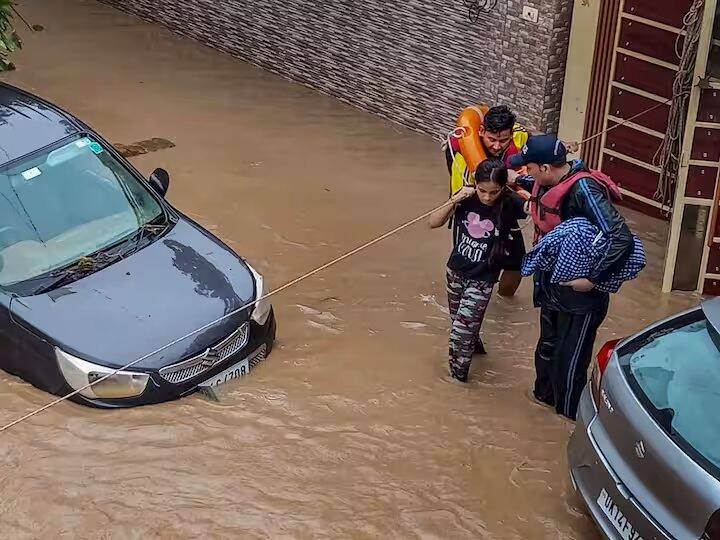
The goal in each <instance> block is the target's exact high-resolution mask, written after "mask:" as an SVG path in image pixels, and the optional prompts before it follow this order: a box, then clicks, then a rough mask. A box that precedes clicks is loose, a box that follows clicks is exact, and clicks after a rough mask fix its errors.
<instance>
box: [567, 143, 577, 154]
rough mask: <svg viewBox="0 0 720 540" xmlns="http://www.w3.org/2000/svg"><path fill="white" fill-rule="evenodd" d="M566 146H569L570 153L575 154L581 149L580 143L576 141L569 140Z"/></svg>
mask: <svg viewBox="0 0 720 540" xmlns="http://www.w3.org/2000/svg"><path fill="white" fill-rule="evenodd" d="M565 148H567V151H568V154H575V153H577V152H578V151H579V150H580V143H579V142H575V141H572V142H567V143H565Z"/></svg>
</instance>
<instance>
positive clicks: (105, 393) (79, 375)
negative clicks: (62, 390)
mask: <svg viewBox="0 0 720 540" xmlns="http://www.w3.org/2000/svg"><path fill="white" fill-rule="evenodd" d="M55 357H56V358H57V363H58V366H59V367H60V371H61V372H62V374H63V376H64V377H65V380H66V381H67V383H68V384H69V385H70V386H71V387H72V389H73V390H80V388H83V387H84V386H87V385H88V384H90V383H92V382H94V381H97V380H98V379H101V378H102V377H104V376H106V375H109V374H111V373H113V371H115V370H114V369H112V368H108V367H104V366H98V365H97V364H93V363H91V362H87V361H85V360H81V359H80V358H77V357H75V356H73V355H71V354H68V353H66V352H65V351H63V350H60V349H58V348H57V347H56V348H55ZM148 380H150V376H149V375H148V374H147V373H138V372H132V371H118V372H117V373H115V374H114V375H111V376H110V377H108V378H107V379H105V380H104V381H101V382H99V383H97V384H94V385H93V386H90V387H89V388H85V389H84V390H80V392H79V393H80V394H81V395H83V396H85V397H87V398H91V399H92V398H101V399H102V398H105V399H113V398H129V397H134V396H139V395H140V394H142V393H143V391H144V390H145V387H146V386H147V383H148Z"/></svg>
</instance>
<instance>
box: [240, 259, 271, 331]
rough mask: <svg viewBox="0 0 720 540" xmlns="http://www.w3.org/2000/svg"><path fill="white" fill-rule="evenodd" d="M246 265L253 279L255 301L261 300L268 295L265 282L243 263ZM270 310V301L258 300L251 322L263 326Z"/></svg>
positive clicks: (255, 271)
mask: <svg viewBox="0 0 720 540" xmlns="http://www.w3.org/2000/svg"><path fill="white" fill-rule="evenodd" d="M245 264H247V266H248V268H249V269H250V272H252V275H253V277H254V278H255V291H256V295H255V299H256V300H257V299H258V298H262V297H263V296H265V295H266V294H267V293H268V289H267V286H266V285H265V280H264V279H263V277H262V276H261V275H260V274H259V273H258V272H257V270H255V269H254V268H253V267H252V266H250V265H249V264H248V263H247V261H246V262H245ZM271 309H272V304H271V303H270V300H269V299H267V298H265V299H263V300H260V301H259V302H255V307H254V308H253V312H252V320H253V321H255V322H256V323H258V324H259V325H261V326H262V325H264V324H265V323H266V322H267V320H268V316H269V315H270V310H271Z"/></svg>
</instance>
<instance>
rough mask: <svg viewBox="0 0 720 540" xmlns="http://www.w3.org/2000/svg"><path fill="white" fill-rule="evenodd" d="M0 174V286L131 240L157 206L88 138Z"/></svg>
mask: <svg viewBox="0 0 720 540" xmlns="http://www.w3.org/2000/svg"><path fill="white" fill-rule="evenodd" d="M10 166H11V167H12V168H8V167H5V168H0V286H3V287H7V286H11V285H14V284H18V283H21V282H25V281H27V280H30V279H33V278H37V277H38V276H42V275H44V274H46V273H48V272H51V271H53V270H56V269H59V268H63V267H65V266H68V265H71V264H73V263H75V262H77V261H79V260H80V259H81V258H83V257H86V256H88V255H90V254H93V253H95V252H98V251H100V250H102V249H103V248H106V247H109V246H112V245H114V244H117V243H118V242H120V241H122V240H123V239H125V238H129V237H131V236H133V235H134V234H135V233H136V232H137V231H138V230H139V229H140V228H141V227H143V226H145V225H146V224H148V223H149V222H151V221H153V220H155V219H157V218H158V217H160V215H161V214H163V209H162V207H161V206H160V203H159V202H158V201H157V200H156V199H155V198H154V197H153V196H152V194H151V193H150V192H149V191H148V190H147V189H146V188H145V186H144V185H143V184H142V183H141V182H139V181H138V180H137V179H136V178H135V177H134V176H133V175H132V174H131V173H130V171H128V170H127V169H126V168H125V167H124V166H123V165H122V164H121V163H120V162H119V161H118V160H116V159H115V158H114V157H113V156H112V155H111V154H110V153H109V152H107V151H106V150H105V148H104V147H103V146H102V145H100V144H99V143H98V142H96V141H94V140H93V139H91V138H88V137H83V138H79V139H76V140H73V141H71V142H69V143H67V144H64V145H62V146H60V147H59V148H56V149H54V150H51V151H48V152H45V153H41V154H37V155H34V156H32V157H29V158H28V159H26V160H24V161H22V162H21V163H19V164H18V163H17V162H15V163H13V164H11V165H10Z"/></svg>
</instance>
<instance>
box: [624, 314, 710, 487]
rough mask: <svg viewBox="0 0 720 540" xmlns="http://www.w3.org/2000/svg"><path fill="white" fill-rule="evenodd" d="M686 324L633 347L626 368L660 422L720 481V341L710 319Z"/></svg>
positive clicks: (684, 322) (671, 328)
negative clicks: (718, 343) (709, 322)
mask: <svg viewBox="0 0 720 540" xmlns="http://www.w3.org/2000/svg"><path fill="white" fill-rule="evenodd" d="M681 324H682V326H679V327H674V328H673V327H672V326H670V327H666V328H665V329H664V330H663V331H660V332H657V333H655V334H651V335H649V336H648V337H647V339H645V340H644V341H643V342H642V345H641V346H640V347H631V349H634V350H631V351H630V352H628V353H627V354H623V355H622V356H621V359H620V361H621V365H622V367H623V371H624V372H625V375H626V377H627V378H628V380H629V382H630V383H631V386H632V387H633V389H634V391H635V393H636V394H637V395H638V396H639V397H640V398H641V401H642V402H643V404H644V406H645V407H646V408H647V409H648V411H649V412H650V413H651V415H652V416H653V417H654V418H655V419H656V420H657V422H658V424H660V426H661V427H662V428H663V429H664V430H665V431H666V433H668V435H670V436H671V437H672V438H673V440H675V442H677V443H678V445H679V446H680V447H681V448H683V450H685V452H686V453H687V454H689V455H690V456H691V457H693V458H694V459H695V460H696V461H698V463H699V464H700V465H702V466H703V467H704V468H705V469H706V470H708V472H710V473H711V474H713V475H714V476H715V477H716V478H720V349H719V348H718V345H717V342H720V340H718V336H717V334H716V333H715V331H714V330H713V329H712V327H708V323H707V321H706V320H705V319H704V318H702V319H701V320H695V321H691V322H688V321H687V320H683V321H682V323H681Z"/></svg>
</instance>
